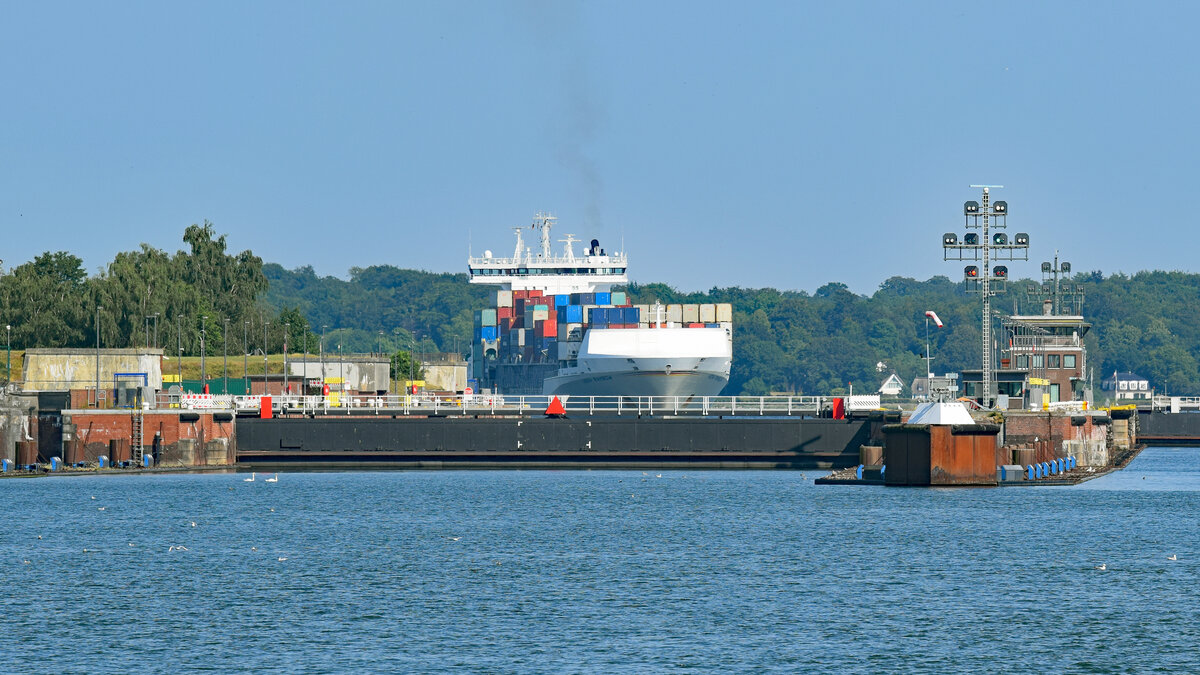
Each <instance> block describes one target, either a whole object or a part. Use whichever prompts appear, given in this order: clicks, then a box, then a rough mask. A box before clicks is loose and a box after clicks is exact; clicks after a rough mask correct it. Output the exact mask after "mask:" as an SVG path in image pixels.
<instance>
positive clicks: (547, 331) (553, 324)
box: [536, 319, 558, 338]
mask: <svg viewBox="0 0 1200 675" xmlns="http://www.w3.org/2000/svg"><path fill="white" fill-rule="evenodd" d="M536 334H537V336H538V337H540V338H544V337H558V322H557V321H553V320H551V319H546V320H545V321H538V322H537V331H536Z"/></svg>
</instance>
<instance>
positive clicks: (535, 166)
mask: <svg viewBox="0 0 1200 675" xmlns="http://www.w3.org/2000/svg"><path fill="white" fill-rule="evenodd" d="M742 4H745V3H722V4H717V3H706V2H682V1H681V2H671V3H645V2H612V1H605V2H590V3H566V2H425V3H411V2H410V3H405V2H379V3H368V2H339V3H316V2H192V3H159V2H146V3H130V2H116V3H98V2H66V3H64V2H47V3H32V2H4V3H3V4H2V5H0V88H2V90H0V226H2V227H3V231H4V233H5V236H4V238H3V240H4V246H3V250H0V258H3V260H4V265H5V266H6V267H11V266H15V265H18V264H20V263H22V262H24V261H27V260H29V259H30V258H32V257H33V256H34V255H36V254H38V253H39V252H41V251H45V250H69V251H71V252H74V253H76V254H77V255H81V256H82V257H83V258H84V260H85V263H86V265H87V267H88V269H89V271H91V272H94V271H95V270H96V269H97V268H98V267H100V266H101V265H104V264H106V263H107V262H108V261H110V260H111V259H112V257H113V255H114V254H115V253H116V252H117V251H121V250H129V249H133V248H136V247H137V246H138V245H139V244H140V243H142V242H145V243H148V244H150V245H152V246H155V247H158V248H163V249H166V250H168V251H174V250H176V249H178V248H181V247H183V243H182V239H181V235H182V232H183V229H184V228H185V227H186V226H187V225H188V224H190V223H194V222H201V221H203V220H205V219H208V220H211V221H212V222H213V223H214V224H215V226H216V228H217V231H218V232H222V233H227V234H228V235H229V243H230V247H231V248H232V249H233V250H235V251H240V250H243V249H247V248H249V249H253V250H254V251H255V252H256V253H258V254H259V255H261V256H262V257H263V258H264V259H265V260H267V261H272V262H278V263H281V264H283V265H284V266H286V267H289V268H291V267H297V266H300V265H309V264H311V265H312V266H313V267H314V268H315V269H316V270H317V272H318V273H320V274H335V275H338V276H346V274H347V270H348V269H349V268H350V267H352V266H365V265H371V264H380V263H386V264H392V265H397V266H401V267H412V268H420V269H428V270H432V271H462V270H463V269H464V268H465V258H466V255H467V247H468V239H470V241H471V242H472V244H473V247H474V250H475V251H476V252H477V253H478V252H480V251H482V250H483V249H485V248H490V249H493V250H495V251H498V252H505V253H507V252H509V251H510V250H511V248H512V242H513V236H512V232H511V230H510V229H509V228H510V227H511V226H514V225H522V224H527V223H528V222H529V220H530V218H531V217H532V215H533V214H534V212H535V211H537V210H540V209H544V210H550V211H553V212H554V213H555V214H557V215H558V216H559V218H560V227H559V229H558V231H557V232H558V234H560V235H561V234H565V233H567V232H571V233H574V234H577V235H580V236H586V237H588V238H591V237H593V236H594V237H598V238H599V239H600V240H601V241H602V242H603V243H605V245H606V247H607V248H610V249H614V248H618V246H617V245H618V244H619V241H620V239H621V237H622V236H623V237H624V241H625V248H626V249H627V251H628V252H629V253H630V256H631V276H632V278H633V279H634V280H635V281H642V282H648V281H663V282H666V283H670V284H672V285H674V286H677V287H679V288H682V289H688V290H704V289H708V288H710V287H713V286H729V285H741V286H750V287H757V286H768V285H769V286H776V287H780V288H791V289H804V290H808V291H810V292H811V291H813V290H815V289H816V288H817V287H819V286H820V285H822V284H824V283H826V282H829V281H841V282H844V283H847V284H848V285H849V286H850V287H851V288H852V289H853V290H855V291H856V292H860V293H870V292H872V291H873V290H874V289H875V288H877V287H878V285H879V283H880V282H881V281H883V280H884V279H886V278H888V277H890V276H893V275H902V276H910V277H915V278H918V279H926V278H928V277H930V276H933V275H936V274H945V275H947V276H950V277H951V278H955V279H957V278H959V276H960V275H961V263H951V262H943V261H942V255H941V247H940V237H941V234H942V233H943V232H946V231H959V232H961V231H962V228H961V223H962V217H961V204H962V202H963V201H965V200H967V199H972V198H977V193H976V191H975V190H972V189H970V188H968V187H967V186H968V185H969V184H971V183H997V184H1003V185H1005V186H1006V189H1004V190H1000V191H997V193H996V197H997V198H1002V199H1006V200H1007V201H1008V202H1009V205H1010V209H1011V213H1012V215H1011V217H1010V218H1009V222H1010V231H1018V230H1020V231H1026V232H1029V233H1030V235H1031V238H1032V243H1033V248H1032V254H1031V257H1032V258H1033V260H1031V262H1029V263H1017V264H1014V265H1012V266H1011V269H1012V274H1013V276H1014V277H1020V276H1033V275H1035V274H1036V269H1037V268H1036V262H1038V261H1040V260H1042V259H1048V258H1049V257H1050V256H1052V255H1053V253H1054V249H1056V248H1058V249H1061V250H1062V252H1063V255H1064V258H1065V259H1067V260H1070V261H1071V262H1072V263H1073V264H1074V266H1075V268H1076V270H1080V271H1081V270H1093V269H1100V270H1103V271H1104V272H1105V273H1106V274H1108V273H1112V272H1115V271H1124V272H1134V271H1137V270H1141V269H1183V270H1188V271H1196V269H1197V264H1198V263H1197V257H1196V254H1195V251H1197V250H1200V227H1197V225H1196V224H1195V223H1194V222H1193V220H1194V218H1193V217H1192V214H1191V210H1192V208H1191V207H1192V205H1191V203H1190V202H1191V201H1193V199H1194V195H1195V192H1196V187H1195V186H1196V182H1197V178H1200V175H1198V172H1197V162H1198V161H1200V159H1198V158H1200V152H1198V145H1200V144H1198V143H1197V141H1198V135H1200V131H1198V128H1200V115H1198V114H1197V112H1198V111H1197V97H1198V96H1200V94H1198V91H1200V87H1198V86H1197V81H1198V78H1197V69H1198V68H1197V66H1198V64H1200V58H1198V57H1197V55H1196V48H1195V44H1194V30H1195V26H1196V25H1197V24H1198V23H1200V9H1198V7H1200V5H1196V4H1195V3H1168V2H1156V3H1147V4H1144V5H1138V4H1132V3H1121V4H1117V3H1103V2H1100V3H1096V2H1074V3H1068V2H1052V3H1044V2H1032V3H1027V2H1008V3H962V2H919V3H909V2H870V3H854V2H832V3H831V2H780V3H769V2H762V3H749V4H748V6H740V5H742Z"/></svg>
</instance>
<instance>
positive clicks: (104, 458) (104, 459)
mask: <svg viewBox="0 0 1200 675" xmlns="http://www.w3.org/2000/svg"><path fill="white" fill-rule="evenodd" d="M96 463H97V464H98V465H99V466H100V468H101V469H106V468H108V455H100V456H99V457H97V458H96Z"/></svg>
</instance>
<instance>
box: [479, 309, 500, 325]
mask: <svg viewBox="0 0 1200 675" xmlns="http://www.w3.org/2000/svg"><path fill="white" fill-rule="evenodd" d="M479 317H480V322H481V323H482V324H483V325H484V326H495V325H496V310H494V309H491V308H489V309H485V310H482V311H480V312H479Z"/></svg>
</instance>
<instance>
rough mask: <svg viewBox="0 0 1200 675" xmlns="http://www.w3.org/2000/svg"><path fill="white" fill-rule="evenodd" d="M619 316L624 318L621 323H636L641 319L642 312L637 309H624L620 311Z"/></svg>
mask: <svg viewBox="0 0 1200 675" xmlns="http://www.w3.org/2000/svg"><path fill="white" fill-rule="evenodd" d="M621 314H622V316H623V317H624V318H623V320H622V321H621V323H637V322H639V321H641V318H642V310H640V309H638V308H637V307H625V308H623V309H622V310H621Z"/></svg>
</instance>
